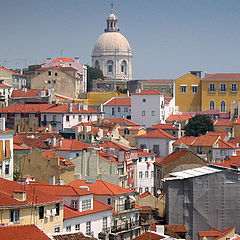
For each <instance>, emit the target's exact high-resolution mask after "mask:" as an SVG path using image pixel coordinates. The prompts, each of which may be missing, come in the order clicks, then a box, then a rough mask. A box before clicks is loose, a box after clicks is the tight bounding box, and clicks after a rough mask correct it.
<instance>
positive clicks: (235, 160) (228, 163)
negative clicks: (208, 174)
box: [212, 156, 240, 168]
mask: <svg viewBox="0 0 240 240" xmlns="http://www.w3.org/2000/svg"><path fill="white" fill-rule="evenodd" d="M228 158H229V159H227V160H224V162H222V163H212V164H213V165H216V166H221V167H226V168H232V167H233V168H235V167H238V166H240V156H229V157H228Z"/></svg>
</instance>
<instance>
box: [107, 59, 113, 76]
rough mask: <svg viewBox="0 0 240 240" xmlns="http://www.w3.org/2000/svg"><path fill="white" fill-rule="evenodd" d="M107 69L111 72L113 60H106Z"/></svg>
mask: <svg viewBox="0 0 240 240" xmlns="http://www.w3.org/2000/svg"><path fill="white" fill-rule="evenodd" d="M107 71H108V73H113V61H111V60H108V61H107Z"/></svg>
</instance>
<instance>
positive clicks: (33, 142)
mask: <svg viewBox="0 0 240 240" xmlns="http://www.w3.org/2000/svg"><path fill="white" fill-rule="evenodd" d="M13 143H14V144H16V145H19V146H22V145H25V146H27V147H30V148H43V149H48V148H49V147H50V146H48V145H47V144H46V143H45V142H42V141H41V139H40V138H34V137H33V138H32V137H31V136H25V135H17V136H14V137H13Z"/></svg>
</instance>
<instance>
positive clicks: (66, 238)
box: [53, 232, 97, 240]
mask: <svg viewBox="0 0 240 240" xmlns="http://www.w3.org/2000/svg"><path fill="white" fill-rule="evenodd" d="M53 239H55V240H97V239H96V238H94V237H89V236H85V235H83V234H82V233H81V232H78V233H68V234H67V233H66V234H60V235H54V236H53Z"/></svg>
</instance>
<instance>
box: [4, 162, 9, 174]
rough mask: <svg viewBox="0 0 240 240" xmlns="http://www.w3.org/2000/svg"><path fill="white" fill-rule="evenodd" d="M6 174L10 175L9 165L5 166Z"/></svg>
mask: <svg viewBox="0 0 240 240" xmlns="http://www.w3.org/2000/svg"><path fill="white" fill-rule="evenodd" d="M5 174H9V164H6V165H5Z"/></svg>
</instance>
